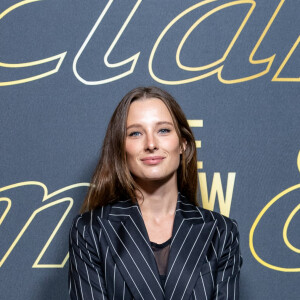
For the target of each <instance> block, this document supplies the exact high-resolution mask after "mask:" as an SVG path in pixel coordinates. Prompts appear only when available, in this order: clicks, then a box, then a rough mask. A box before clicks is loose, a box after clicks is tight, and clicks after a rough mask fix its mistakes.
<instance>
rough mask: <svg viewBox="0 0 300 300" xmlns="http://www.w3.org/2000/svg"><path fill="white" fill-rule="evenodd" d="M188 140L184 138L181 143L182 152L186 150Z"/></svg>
mask: <svg viewBox="0 0 300 300" xmlns="http://www.w3.org/2000/svg"><path fill="white" fill-rule="evenodd" d="M186 145H187V141H186V139H182V143H181V145H180V154H182V152H184V151H185V150H186Z"/></svg>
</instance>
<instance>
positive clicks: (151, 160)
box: [141, 156, 165, 165]
mask: <svg viewBox="0 0 300 300" xmlns="http://www.w3.org/2000/svg"><path fill="white" fill-rule="evenodd" d="M164 158H165V157H163V156H148V157H144V158H142V159H141V161H142V162H143V163H144V164H146V165H157V164H159V163H160V162H162V161H163V160H164Z"/></svg>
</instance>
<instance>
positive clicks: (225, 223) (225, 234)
mask: <svg viewBox="0 0 300 300" xmlns="http://www.w3.org/2000/svg"><path fill="white" fill-rule="evenodd" d="M220 216H221V217H222V219H223V221H224V224H225V230H226V231H225V238H224V243H223V246H222V250H221V256H222V254H223V251H224V246H225V242H226V240H227V224H226V222H225V219H224V217H223V216H222V215H220Z"/></svg>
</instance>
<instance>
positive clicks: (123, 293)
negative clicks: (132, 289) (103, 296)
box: [123, 281, 125, 300]
mask: <svg viewBox="0 0 300 300" xmlns="http://www.w3.org/2000/svg"><path fill="white" fill-rule="evenodd" d="M124 299H125V281H124V287H123V300H124Z"/></svg>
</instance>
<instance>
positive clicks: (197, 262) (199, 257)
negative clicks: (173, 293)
mask: <svg viewBox="0 0 300 300" xmlns="http://www.w3.org/2000/svg"><path fill="white" fill-rule="evenodd" d="M203 227H204V224H203V225H202V227H201V230H200V232H199V234H198V236H197V239H196V241H197V240H198V238H199V236H200V234H201V232H202V229H203ZM212 231H213V227H212V229H211V231H210V233H209V236H208V238H207V239H206V242H205V244H204V246H203V247H202V250H201V253H200V255H199V257H198V259H197V262H196V264H195V266H194V269H193V271H192V274H191V276H190V278H189V281H188V283H187V284H186V287H185V290H184V292H183V295H182V297H181V299H182V298H183V296H184V294H185V292H186V289H187V287H188V285H189V283H190V281H191V278H192V275H193V274H194V272H195V269H196V266H197V265H198V262H199V259H200V257H201V255H202V253H203V250H204V248H205V246H206V244H207V241H208V240H209V238H210V235H211V233H212ZM196 241H195V243H194V245H193V247H192V250H193V248H194V246H195V244H196ZM192 250H191V251H190V254H191V252H192ZM190 254H189V256H190ZM189 256H188V258H189ZM188 258H187V259H188ZM182 270H183V268H182ZM181 272H182V271H181ZM180 275H181V274H180ZM177 282H178V280H177Z"/></svg>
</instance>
